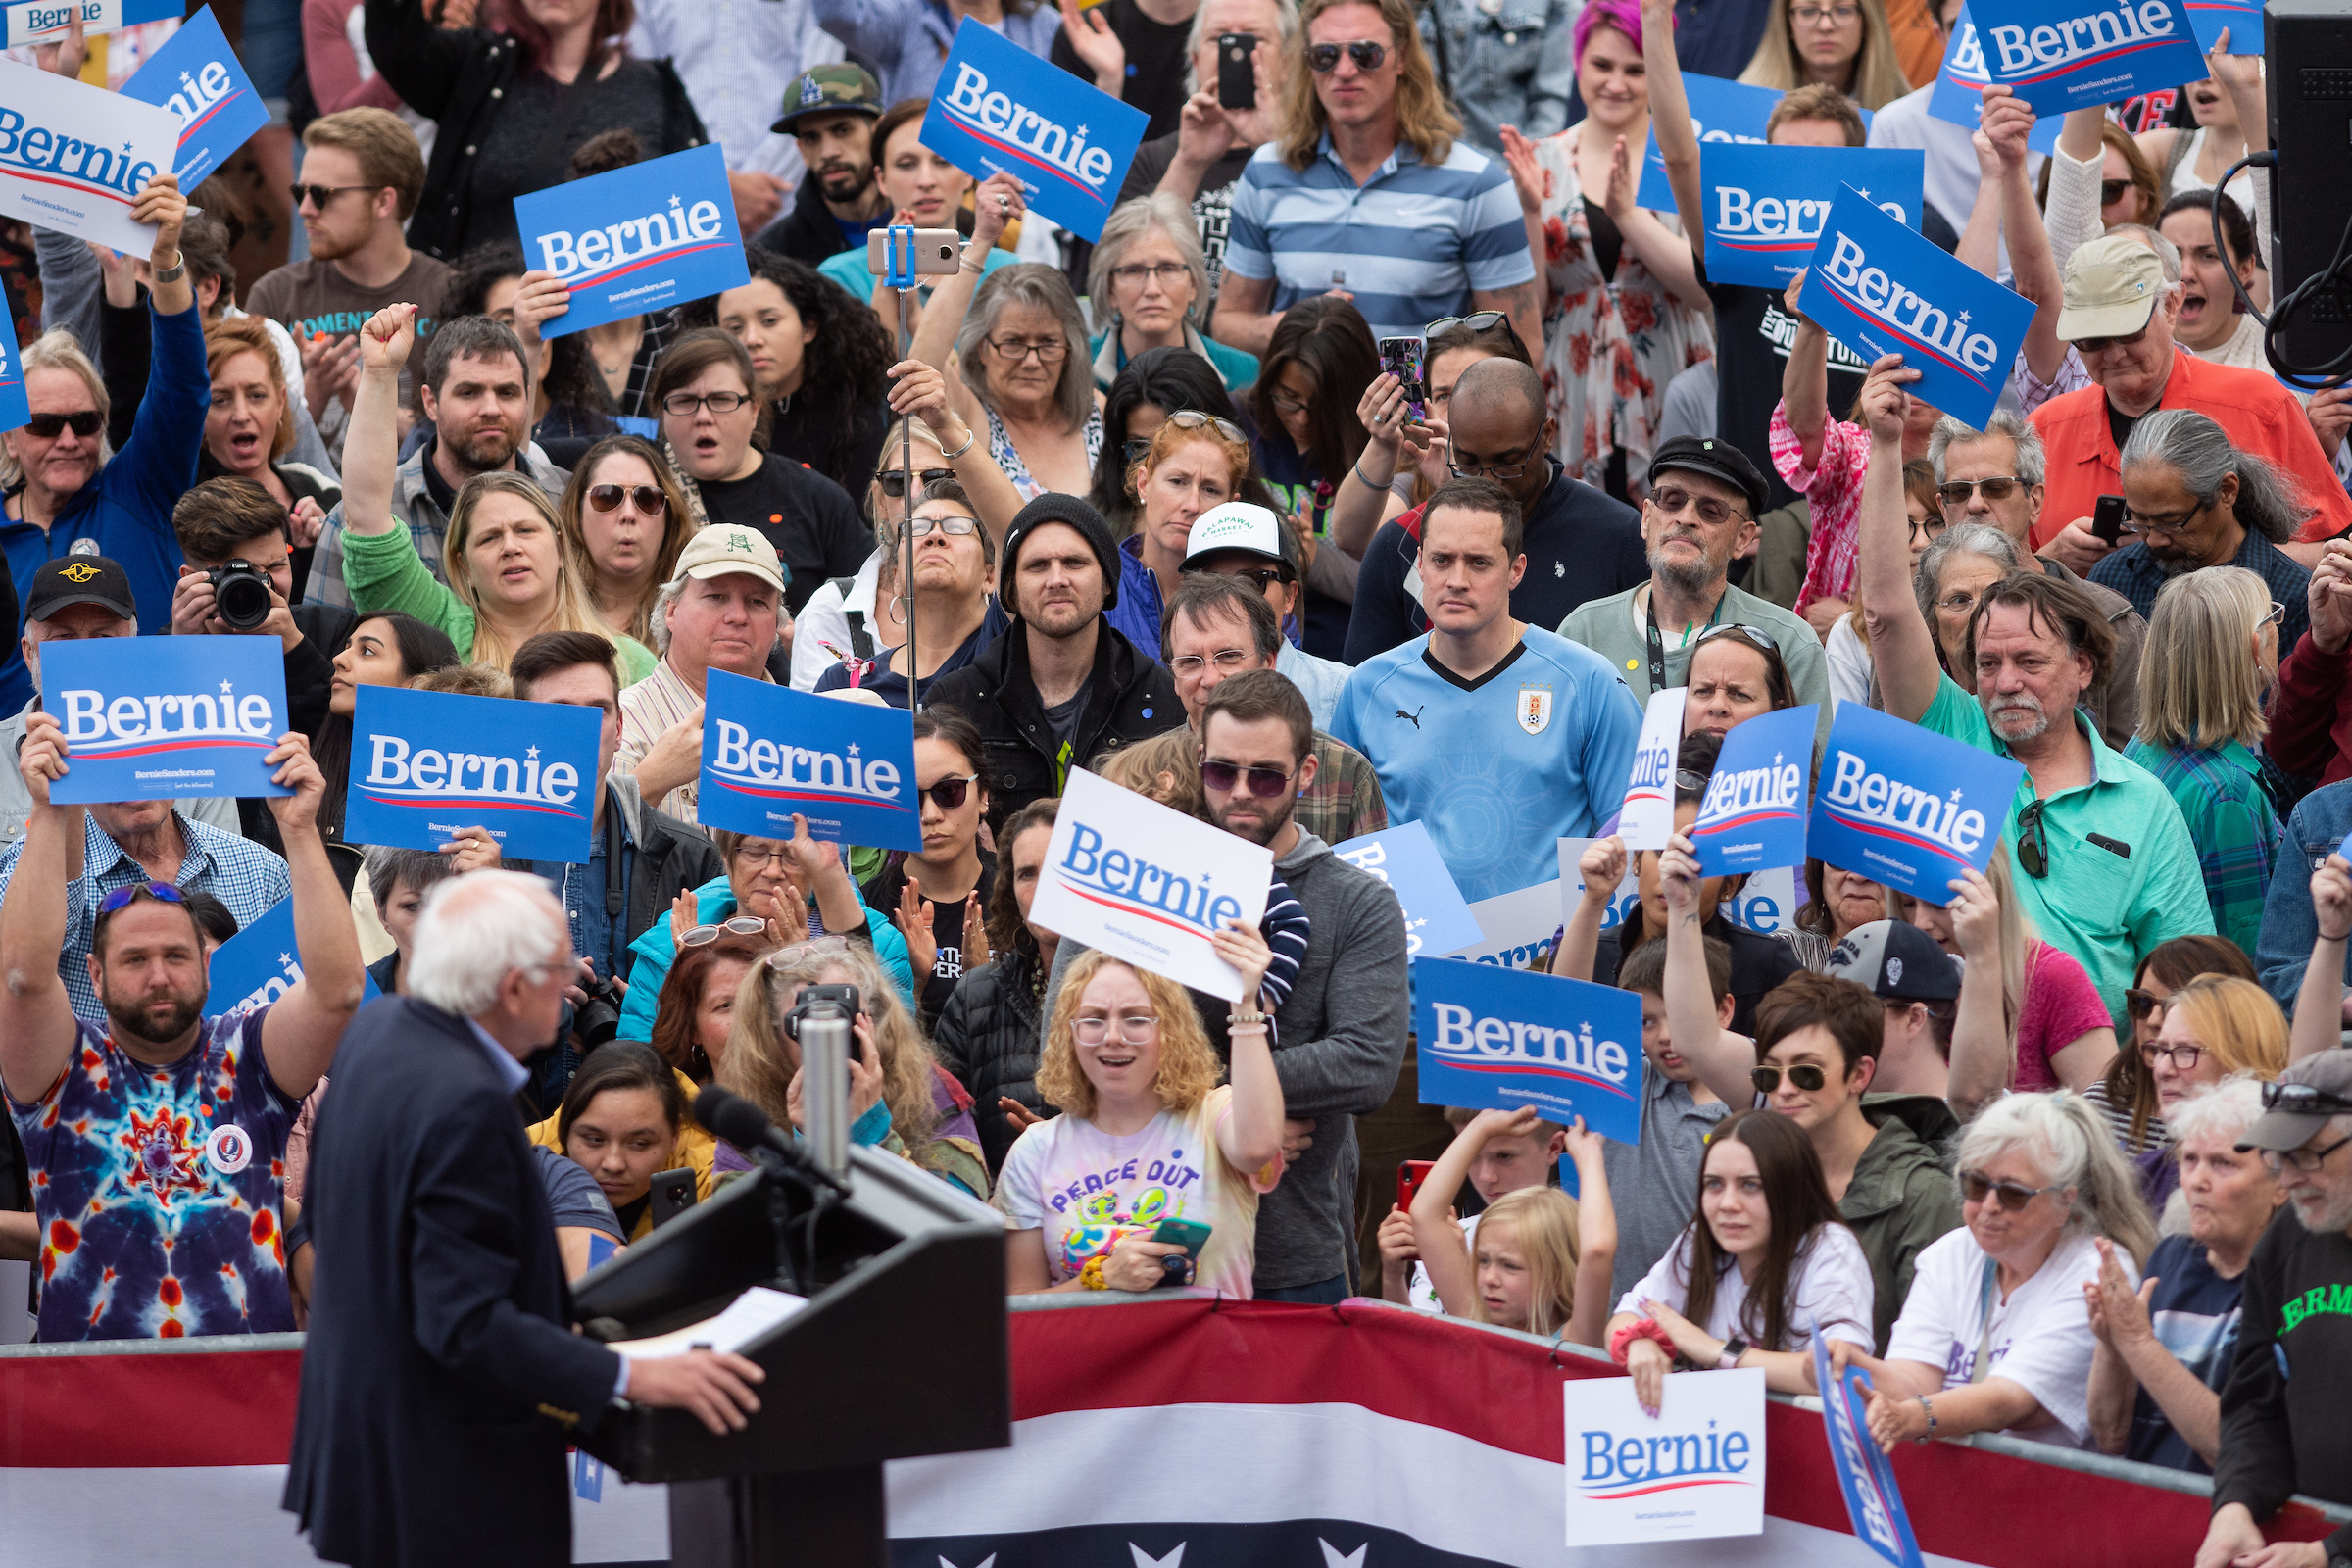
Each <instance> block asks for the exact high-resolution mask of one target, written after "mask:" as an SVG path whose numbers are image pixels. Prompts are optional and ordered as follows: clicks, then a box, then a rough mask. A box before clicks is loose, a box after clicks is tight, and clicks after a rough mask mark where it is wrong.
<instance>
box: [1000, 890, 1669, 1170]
mask: <svg viewBox="0 0 2352 1568" xmlns="http://www.w3.org/2000/svg"><path fill="white" fill-rule="evenodd" d="M1045 923H1046V924H1047V925H1049V926H1051V925H1052V922H1051V921H1047V922H1045ZM1412 985H1413V1033H1414V1035H1415V1036H1416V1037H1417V1038H1418V1039H1419V1041H1420V1064H1421V1103H1423V1104H1425V1105H1462V1106H1467V1107H1468V1108H1469V1109H1472V1110H1517V1109H1519V1108H1520V1107H1521V1106H1523V1105H1533V1106H1535V1107H1536V1110H1537V1112H1538V1114H1540V1115H1542V1116H1543V1117H1544V1120H1546V1121H1556V1122H1558V1123H1560V1124H1561V1125H1562V1126H1565V1125H1567V1123H1568V1122H1569V1121H1570V1120H1571V1119H1572V1118H1574V1117H1577V1116H1582V1117H1584V1118H1585V1125H1586V1126H1587V1127H1588V1128H1590V1129H1591V1130H1592V1131H1593V1132H1596V1133H1599V1134H1601V1135H1602V1136H1603V1137H1606V1138H1614V1139H1616V1140H1617V1141H1618V1142H1619V1143H1621V1144H1633V1143H1639V1142H1640V1141H1641V1138H1642V999H1641V998H1640V997H1637V996H1636V995H1634V993H1632V992H1631V991H1620V990H1618V989H1617V988H1616V987H1615V986H1596V985H1589V984H1587V983H1586V982H1584V981H1582V980H1566V979H1562V978H1560V977H1558V976H1556V975H1548V974H1535V973H1531V972H1525V971H1521V970H1516V969H1504V968H1499V967H1497V966H1496V965H1495V964H1491V963H1474V962H1471V961H1469V960H1467V959H1462V958H1415V959H1414V960H1413V961H1412Z"/></svg>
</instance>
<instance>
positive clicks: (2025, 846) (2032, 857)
mask: <svg viewBox="0 0 2352 1568" xmlns="http://www.w3.org/2000/svg"><path fill="white" fill-rule="evenodd" d="M2041 805H2042V803H2041V802H2039V801H2035V802H2034V804H2033V805H2032V806H2029V807H2027V808H2026V809H2024V810H2022V811H2020V812H2018V813H2017V863H2018V864H2020V865H2022V866H2024V867H2025V868H2026V875H2028V876H2030V877H2033V878H2034V880H2036V881H2039V880H2040V879H2041V878H2043V877H2045V876H2048V875H2049V874H2050V844H2049V840H2048V838H2047V837H2045V836H2044V835H2043V832H2042V827H2041Z"/></svg>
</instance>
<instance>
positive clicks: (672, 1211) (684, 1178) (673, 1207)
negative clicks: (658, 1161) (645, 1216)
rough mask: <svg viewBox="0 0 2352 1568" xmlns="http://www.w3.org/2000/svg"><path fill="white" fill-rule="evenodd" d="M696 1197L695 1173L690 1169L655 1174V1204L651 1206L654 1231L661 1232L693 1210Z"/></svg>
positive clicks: (682, 1168)
mask: <svg viewBox="0 0 2352 1568" xmlns="http://www.w3.org/2000/svg"><path fill="white" fill-rule="evenodd" d="M696 1196H697V1195H696V1193H695V1187H694V1171H693V1170H692V1169H691V1168H690V1167H687V1166H680V1167H679V1168H678V1169H676V1170H664V1171H657V1172H656V1173H655V1174H654V1184H653V1194H652V1197H653V1202H652V1204H651V1205H650V1206H651V1209H652V1213H653V1221H654V1229H656V1230H660V1229H661V1228H662V1226H664V1225H666V1224H668V1223H669V1222H670V1221H671V1220H673V1219H676V1218H677V1217H678V1216H679V1215H680V1214H683V1213H685V1212H686V1211H687V1210H688V1209H690V1208H692V1207H693V1206H694V1202H695V1198H696Z"/></svg>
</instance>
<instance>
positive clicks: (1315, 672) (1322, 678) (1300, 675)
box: [1274, 637, 1355, 729]
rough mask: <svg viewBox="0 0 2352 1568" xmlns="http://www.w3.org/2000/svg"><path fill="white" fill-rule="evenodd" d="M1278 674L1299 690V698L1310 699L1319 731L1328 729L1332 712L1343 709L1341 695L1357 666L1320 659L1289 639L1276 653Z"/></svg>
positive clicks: (1308, 701) (1307, 703) (1309, 706)
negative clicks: (1340, 707)
mask: <svg viewBox="0 0 2352 1568" xmlns="http://www.w3.org/2000/svg"><path fill="white" fill-rule="evenodd" d="M1274 673H1276V674H1277V675H1280V676H1282V677H1283V678H1284V679H1285V680H1287V681H1289V682H1290V683H1291V684H1292V685H1294V686H1296V687H1298V688H1299V696H1301V697H1303V698H1305V699H1306V709H1307V711H1308V712H1310V713H1312V714H1313V715H1314V719H1315V728H1317V729H1328V728H1329V727H1330V726H1331V715H1332V712H1333V711H1334V710H1335V709H1337V708H1338V707H1339V706H1340V692H1341V690H1342V689H1343V688H1344V687H1346V686H1347V684H1348V676H1350V675H1352V674H1354V673H1355V666H1354V665H1352V664H1343V663H1341V662H1339V661H1338V660H1336V659H1318V658H1316V657H1315V656H1314V655H1313V654H1310V653H1308V652H1307V651H1306V650H1305V649H1303V648H1301V647H1299V645H1298V644H1297V643H1294V642H1292V641H1291V640H1290V639H1289V638H1288V637H1285V638H1284V639H1283V640H1282V644H1281V646H1280V647H1278V648H1276V649H1275V650H1274Z"/></svg>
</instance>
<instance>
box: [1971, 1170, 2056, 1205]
mask: <svg viewBox="0 0 2352 1568" xmlns="http://www.w3.org/2000/svg"><path fill="white" fill-rule="evenodd" d="M2057 1190H2058V1189H2057V1187H2056V1186H2055V1185H2053V1186H2049V1187H2024V1186H2020V1185H2019V1184H2018V1183H2016V1182H1996V1181H1994V1180H1993V1179H1992V1178H1991V1177H1989V1176H1986V1175H1985V1174H1984V1173H1982V1172H1980V1171H1973V1170H1964V1171H1962V1172H1961V1173H1960V1196H1961V1197H1962V1198H1965V1199H1967V1200H1968V1201H1970V1202H1972V1203H1982V1202H1983V1201H1985V1195H1986V1194H1987V1193H1990V1194H1993V1195H1995V1196H1997V1197H1998V1198H1999V1199H2000V1201H2001V1207H2003V1208H2005V1209H2007V1210H2008V1211H2009V1212H2010V1213H2012V1214H2014V1213H2016V1212H2018V1211H2019V1210H2020V1209H2022V1208H2024V1207H2025V1206H2026V1205H2027V1204H2028V1203H2031V1202H2032V1201H2034V1200H2035V1199H2036V1198H2039V1197H2040V1196H2041V1195H2042V1194H2044V1193H2054V1192H2056V1191H2057Z"/></svg>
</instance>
